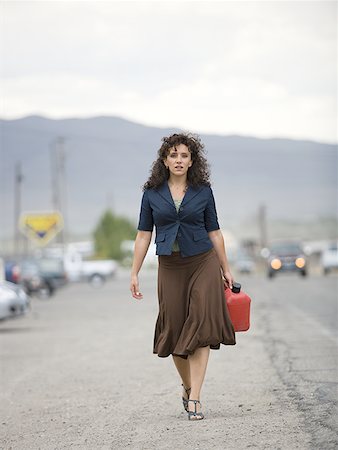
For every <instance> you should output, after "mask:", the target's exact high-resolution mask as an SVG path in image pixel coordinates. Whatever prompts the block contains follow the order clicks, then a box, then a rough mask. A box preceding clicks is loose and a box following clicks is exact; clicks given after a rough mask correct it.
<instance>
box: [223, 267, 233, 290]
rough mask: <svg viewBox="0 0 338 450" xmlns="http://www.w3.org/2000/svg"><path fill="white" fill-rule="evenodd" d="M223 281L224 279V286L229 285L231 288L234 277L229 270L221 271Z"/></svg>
mask: <svg viewBox="0 0 338 450" xmlns="http://www.w3.org/2000/svg"><path fill="white" fill-rule="evenodd" d="M223 281H224V284H225V285H226V287H229V288H230V289H232V285H233V282H234V277H233V276H232V275H231V272H230V271H227V272H224V273H223Z"/></svg>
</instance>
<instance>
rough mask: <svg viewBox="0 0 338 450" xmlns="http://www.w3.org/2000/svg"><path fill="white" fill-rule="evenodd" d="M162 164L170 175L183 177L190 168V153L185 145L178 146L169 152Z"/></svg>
mask: <svg viewBox="0 0 338 450" xmlns="http://www.w3.org/2000/svg"><path fill="white" fill-rule="evenodd" d="M163 162H164V165H165V166H166V167H167V168H168V169H169V171H170V173H171V174H173V175H176V176H180V175H185V174H186V173H187V172H188V169H189V167H191V166H192V159H191V153H190V151H189V149H188V147H187V146H186V145H184V144H179V145H176V146H175V147H172V148H171V149H170V150H169V153H168V155H167V157H166V158H165V159H164V160H163Z"/></svg>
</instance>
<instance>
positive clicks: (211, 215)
mask: <svg viewBox="0 0 338 450" xmlns="http://www.w3.org/2000/svg"><path fill="white" fill-rule="evenodd" d="M204 222H205V228H206V230H207V232H208V233H209V232H210V231H215V230H219V229H220V226H219V223H218V218H217V211H216V204H215V199H214V194H213V192H212V189H211V188H210V196H209V200H208V203H207V206H206V208H205V210H204Z"/></svg>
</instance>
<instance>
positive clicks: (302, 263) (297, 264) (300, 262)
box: [295, 257, 305, 269]
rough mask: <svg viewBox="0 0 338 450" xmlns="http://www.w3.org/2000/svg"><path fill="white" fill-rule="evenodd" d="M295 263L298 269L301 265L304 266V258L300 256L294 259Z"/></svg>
mask: <svg viewBox="0 0 338 450" xmlns="http://www.w3.org/2000/svg"><path fill="white" fill-rule="evenodd" d="M295 264H296V266H297V267H298V268H299V269H301V268H302V267H304V266H305V259H304V258H302V257H299V258H297V259H296V261H295Z"/></svg>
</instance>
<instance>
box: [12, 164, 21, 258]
mask: <svg viewBox="0 0 338 450" xmlns="http://www.w3.org/2000/svg"><path fill="white" fill-rule="evenodd" d="M14 170H15V172H14V253H15V256H17V255H18V254H19V252H20V250H22V248H20V247H21V245H20V243H21V242H22V240H21V235H20V232H19V217H20V214H21V184H22V181H23V175H22V171H21V162H17V163H16V164H15V169H14Z"/></svg>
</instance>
